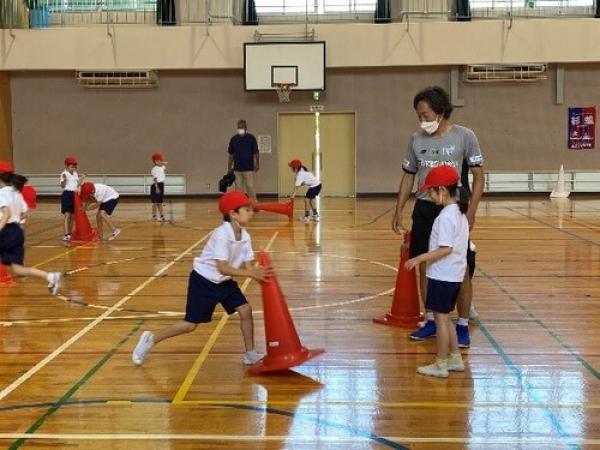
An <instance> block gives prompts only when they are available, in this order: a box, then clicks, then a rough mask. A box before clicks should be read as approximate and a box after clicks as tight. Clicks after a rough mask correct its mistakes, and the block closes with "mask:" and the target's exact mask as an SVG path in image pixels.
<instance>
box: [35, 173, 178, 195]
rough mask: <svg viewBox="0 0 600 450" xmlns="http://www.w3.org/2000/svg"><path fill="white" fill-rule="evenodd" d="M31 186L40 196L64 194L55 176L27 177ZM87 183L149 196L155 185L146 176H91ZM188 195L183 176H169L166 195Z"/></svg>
mask: <svg viewBox="0 0 600 450" xmlns="http://www.w3.org/2000/svg"><path fill="white" fill-rule="evenodd" d="M27 178H28V179H29V184H31V185H32V186H35V189H36V190H37V192H38V194H40V195H58V194H60V193H61V192H62V189H61V187H60V184H59V182H58V181H59V179H58V178H59V177H58V175H55V174H33V175H27ZM86 181H91V182H92V183H102V184H107V185H109V186H112V187H113V188H115V189H116V191H117V192H118V193H119V194H123V195H147V194H150V187H151V186H152V184H153V183H154V178H153V177H152V175H146V174H90V175H88V176H87V177H86ZM185 193H186V179H185V175H183V174H168V176H167V178H166V179H165V194H168V195H183V194H185Z"/></svg>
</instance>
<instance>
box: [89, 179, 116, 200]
mask: <svg viewBox="0 0 600 450" xmlns="http://www.w3.org/2000/svg"><path fill="white" fill-rule="evenodd" d="M94 188H95V189H96V192H94V198H95V199H96V201H97V202H100V203H106V202H107V201H109V200H114V199H115V198H119V193H118V192H117V191H115V190H114V189H113V188H111V187H110V186H107V185H106V184H102V183H94Z"/></svg>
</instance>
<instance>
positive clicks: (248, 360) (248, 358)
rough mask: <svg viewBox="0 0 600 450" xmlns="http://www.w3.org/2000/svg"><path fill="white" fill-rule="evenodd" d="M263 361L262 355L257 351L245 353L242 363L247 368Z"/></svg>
mask: <svg viewBox="0 0 600 450" xmlns="http://www.w3.org/2000/svg"><path fill="white" fill-rule="evenodd" d="M261 359H262V355H260V354H258V353H256V350H252V351H250V352H246V353H244V357H243V358H242V362H243V363H244V364H245V365H247V366H252V365H254V364H256V363H257V362H258V361H260V360H261Z"/></svg>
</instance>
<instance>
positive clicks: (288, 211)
mask: <svg viewBox="0 0 600 450" xmlns="http://www.w3.org/2000/svg"><path fill="white" fill-rule="evenodd" d="M254 209H255V210H256V211H268V212H274V213H278V214H284V215H286V216H288V219H290V220H292V216H293V215H294V200H293V199H290V200H289V201H287V202H285V203H278V202H273V203H256V204H254Z"/></svg>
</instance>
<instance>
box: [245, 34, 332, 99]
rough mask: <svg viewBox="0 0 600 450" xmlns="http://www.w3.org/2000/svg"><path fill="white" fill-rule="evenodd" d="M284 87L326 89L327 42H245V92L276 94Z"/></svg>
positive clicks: (312, 89) (302, 89) (299, 89)
mask: <svg viewBox="0 0 600 450" xmlns="http://www.w3.org/2000/svg"><path fill="white" fill-rule="evenodd" d="M281 84H289V85H291V89H292V90H295V91H315V90H325V42H322V41H318V42H258V43H245V44H244V89H245V90H246V91H274V90H276V89H277V85H281Z"/></svg>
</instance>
